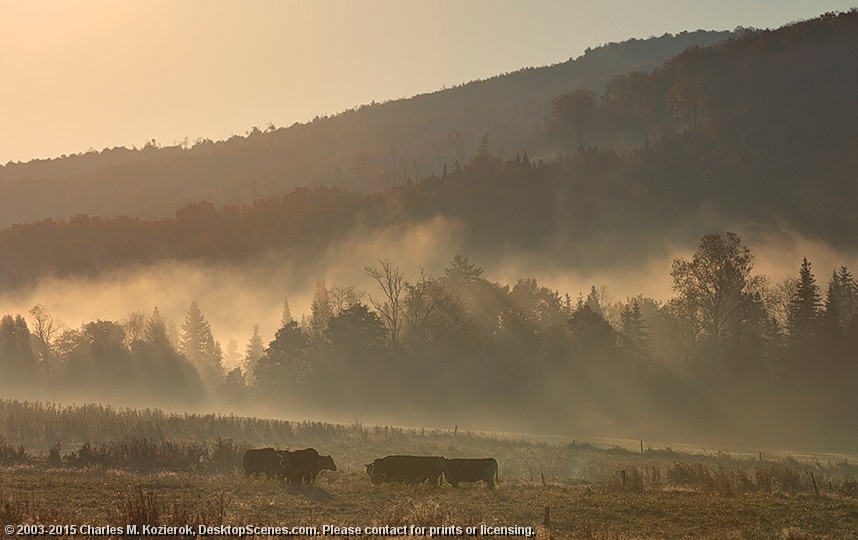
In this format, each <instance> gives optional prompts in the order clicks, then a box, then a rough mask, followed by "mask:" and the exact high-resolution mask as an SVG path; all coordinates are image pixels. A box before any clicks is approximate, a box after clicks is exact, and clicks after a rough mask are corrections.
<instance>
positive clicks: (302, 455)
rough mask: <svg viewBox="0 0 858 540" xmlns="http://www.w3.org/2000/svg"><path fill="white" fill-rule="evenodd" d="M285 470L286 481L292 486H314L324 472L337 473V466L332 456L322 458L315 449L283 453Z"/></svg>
mask: <svg viewBox="0 0 858 540" xmlns="http://www.w3.org/2000/svg"><path fill="white" fill-rule="evenodd" d="M282 463H283V468H284V470H285V472H286V481H287V482H288V483H290V484H297V485H301V484H302V483H305V482H306V483H307V484H312V483H314V482H315V481H316V478H317V477H318V476H319V472H320V471H322V470H329V471H336V470H337V466H336V464H335V463H334V458H332V457H331V456H320V455H319V453H318V452H317V451H316V449H315V448H305V449H303V450H294V451H292V452H290V451H288V450H286V451H284V452H283V460H282Z"/></svg>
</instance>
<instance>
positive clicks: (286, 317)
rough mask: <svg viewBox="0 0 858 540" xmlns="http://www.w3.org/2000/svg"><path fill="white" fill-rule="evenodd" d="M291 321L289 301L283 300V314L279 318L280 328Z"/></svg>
mask: <svg viewBox="0 0 858 540" xmlns="http://www.w3.org/2000/svg"><path fill="white" fill-rule="evenodd" d="M291 321H292V311H291V310H290V309H289V300H287V299H285V298H284V299H283V314H282V315H281V316H280V327H281V328H282V327H284V326H286V325H287V324H289V323H290V322H291Z"/></svg>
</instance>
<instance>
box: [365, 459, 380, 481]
mask: <svg viewBox="0 0 858 540" xmlns="http://www.w3.org/2000/svg"><path fill="white" fill-rule="evenodd" d="M366 474H367V476H369V481H370V482H372V484H373V485H376V486H377V485H378V484H380V483H381V478H379V477H378V476H376V475H375V463H370V464H369V465H367V466H366Z"/></svg>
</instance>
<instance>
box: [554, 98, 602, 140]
mask: <svg viewBox="0 0 858 540" xmlns="http://www.w3.org/2000/svg"><path fill="white" fill-rule="evenodd" d="M551 105H552V108H553V110H554V114H555V115H556V116H557V118H558V119H559V120H560V122H561V123H562V125H564V126H566V127H568V128H569V129H571V130H572V131H573V132H574V133H575V134H577V136H578V148H583V147H584V143H585V142H586V141H585V139H584V133H585V130H586V128H588V127H590V125H591V124H592V122H593V119H594V118H595V116H596V109H597V102H596V94H595V93H594V92H593V91H592V90H586V89H584V88H578V89H576V90H573V91H571V92H568V93H566V94H563V95H561V96H558V97H556V98H554V100H553V101H552V103H551Z"/></svg>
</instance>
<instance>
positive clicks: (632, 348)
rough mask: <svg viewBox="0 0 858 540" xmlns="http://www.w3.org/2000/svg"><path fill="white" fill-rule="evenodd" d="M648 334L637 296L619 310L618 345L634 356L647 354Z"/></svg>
mask: <svg viewBox="0 0 858 540" xmlns="http://www.w3.org/2000/svg"><path fill="white" fill-rule="evenodd" d="M649 342H650V334H649V331H648V330H647V324H646V322H645V321H644V320H643V316H642V315H641V306H640V304H639V303H638V300H637V298H635V299H634V300H632V301H631V302H629V303H628V304H626V305H625V306H624V307H623V309H622V311H621V312H620V345H621V346H622V347H623V349H625V350H626V351H628V352H629V353H630V354H631V355H633V356H634V357H636V358H645V357H646V356H648V355H649Z"/></svg>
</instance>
